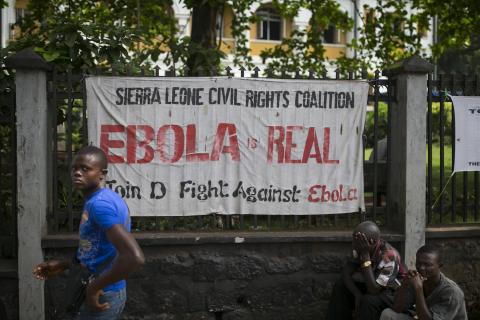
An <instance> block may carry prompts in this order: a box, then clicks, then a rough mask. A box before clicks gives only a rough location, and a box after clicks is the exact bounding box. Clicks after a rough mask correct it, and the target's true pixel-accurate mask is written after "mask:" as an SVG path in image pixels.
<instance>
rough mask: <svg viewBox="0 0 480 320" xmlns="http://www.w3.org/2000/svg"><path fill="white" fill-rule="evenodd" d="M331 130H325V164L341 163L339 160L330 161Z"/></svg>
mask: <svg viewBox="0 0 480 320" xmlns="http://www.w3.org/2000/svg"><path fill="white" fill-rule="evenodd" d="M329 156H330V128H324V129H323V162H324V163H339V161H338V160H330V159H329Z"/></svg>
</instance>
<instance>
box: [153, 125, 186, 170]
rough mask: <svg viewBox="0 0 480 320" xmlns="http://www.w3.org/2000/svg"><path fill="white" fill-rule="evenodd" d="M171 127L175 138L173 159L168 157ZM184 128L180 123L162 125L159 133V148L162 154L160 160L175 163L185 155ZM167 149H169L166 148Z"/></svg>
mask: <svg viewBox="0 0 480 320" xmlns="http://www.w3.org/2000/svg"><path fill="white" fill-rule="evenodd" d="M168 129H171V130H172V131H173V135H174V140H173V155H172V158H171V159H168V157H167V156H168V153H167V151H168V149H167V148H168V145H167V141H166V139H167V137H166V135H167V131H168ZM183 140H184V135H183V129H182V127H180V126H179V125H176V124H172V125H165V126H162V127H161V128H160V129H159V130H158V133H157V148H158V149H157V150H158V152H159V154H160V161H163V162H166V163H174V162H177V161H178V160H180V158H181V157H182V155H183V145H184V143H183ZM165 149H167V150H165Z"/></svg>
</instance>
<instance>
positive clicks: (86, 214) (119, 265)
mask: <svg viewBox="0 0 480 320" xmlns="http://www.w3.org/2000/svg"><path fill="white" fill-rule="evenodd" d="M106 174H107V158H106V156H105V153H104V152H103V151H102V150H101V149H99V148H97V147H94V146H87V147H84V148H82V149H81V150H79V151H78V152H77V155H76V157H75V159H74V161H73V164H72V181H73V184H74V186H75V188H76V189H77V190H79V191H81V192H82V194H83V196H84V200H85V205H84V207H83V213H82V217H81V221H80V230H79V233H80V243H79V247H78V250H77V254H76V259H75V260H76V262H78V263H81V264H82V265H83V266H85V267H86V268H88V270H89V271H90V272H91V273H92V274H96V277H95V278H94V279H93V280H92V281H91V282H90V283H89V284H88V286H87V290H86V298H85V302H84V303H83V305H82V306H81V308H80V313H79V315H78V317H77V319H117V318H118V317H119V315H120V314H121V312H122V310H123V307H124V305H125V301H126V289H125V279H126V278H127V277H128V275H129V274H130V273H132V272H134V271H136V270H137V269H138V268H140V267H141V266H142V265H143V264H144V262H145V258H144V256H143V252H142V250H141V249H140V247H139V246H138V244H137V242H136V241H135V239H134V238H133V236H132V235H131V234H130V216H129V213H128V207H127V205H126V204H125V202H124V201H123V200H122V199H121V198H120V196H119V195H117V194H116V193H115V192H113V191H111V190H110V189H106V188H102V182H103V180H104V179H105V175H106ZM72 263H75V261H67V260H50V261H46V262H43V263H41V264H39V265H38V266H37V267H36V268H35V270H34V275H35V276H36V277H37V278H38V279H42V280H44V279H48V278H51V277H53V276H56V275H58V274H59V273H61V272H62V271H64V270H66V269H68V268H70V267H71V266H72Z"/></svg>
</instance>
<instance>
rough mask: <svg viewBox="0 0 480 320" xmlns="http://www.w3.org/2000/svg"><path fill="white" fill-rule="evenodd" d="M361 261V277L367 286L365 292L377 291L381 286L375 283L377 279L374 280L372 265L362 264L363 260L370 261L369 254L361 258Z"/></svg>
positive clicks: (373, 292) (374, 292)
mask: <svg viewBox="0 0 480 320" xmlns="http://www.w3.org/2000/svg"><path fill="white" fill-rule="evenodd" d="M361 261H362V274H363V278H364V279H365V284H366V286H367V292H368V293H370V294H377V293H379V292H380V289H381V288H382V287H381V286H380V285H379V284H378V283H377V281H375V276H374V275H373V269H372V265H371V264H370V265H369V266H368V267H364V266H363V263H364V262H366V261H371V260H370V255H368V258H365V259H361Z"/></svg>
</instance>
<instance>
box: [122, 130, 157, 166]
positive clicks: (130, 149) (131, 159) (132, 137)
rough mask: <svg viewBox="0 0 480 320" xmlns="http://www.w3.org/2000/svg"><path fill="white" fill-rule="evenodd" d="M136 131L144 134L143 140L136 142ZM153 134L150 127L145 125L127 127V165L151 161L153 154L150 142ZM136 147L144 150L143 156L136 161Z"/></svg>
mask: <svg viewBox="0 0 480 320" xmlns="http://www.w3.org/2000/svg"><path fill="white" fill-rule="evenodd" d="M137 129H139V130H142V131H143V132H144V133H145V135H144V139H143V140H137ZM154 134H155V133H154V131H153V129H152V127H150V126H147V125H128V126H127V163H149V162H150V161H152V159H153V155H154V152H153V148H152V147H151V146H150V142H152V140H153V136H154ZM137 147H138V148H143V149H145V155H144V156H143V158H142V159H138V160H137Z"/></svg>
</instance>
